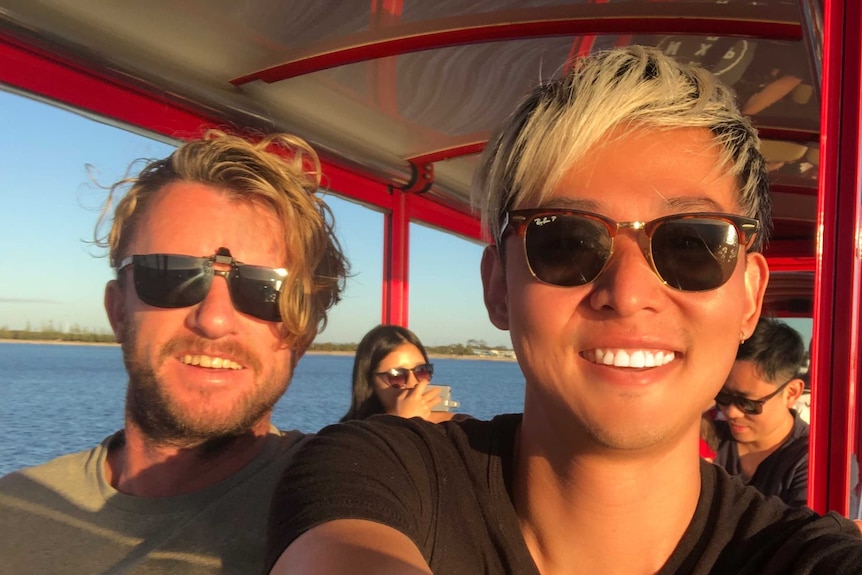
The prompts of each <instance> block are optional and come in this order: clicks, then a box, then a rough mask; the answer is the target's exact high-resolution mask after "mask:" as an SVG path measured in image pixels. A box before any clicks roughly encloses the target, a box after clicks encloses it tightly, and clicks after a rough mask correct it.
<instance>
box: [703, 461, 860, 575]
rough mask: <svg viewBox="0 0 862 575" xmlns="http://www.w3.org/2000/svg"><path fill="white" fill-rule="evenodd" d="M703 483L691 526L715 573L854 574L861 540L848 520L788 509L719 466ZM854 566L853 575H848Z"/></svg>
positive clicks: (776, 499) (705, 476)
mask: <svg viewBox="0 0 862 575" xmlns="http://www.w3.org/2000/svg"><path fill="white" fill-rule="evenodd" d="M707 469H708V470H707ZM703 478H704V491H703V493H702V495H701V497H702V501H701V504H702V505H699V513H698V516H699V521H700V524H697V525H695V524H693V526H695V527H696V529H695V531H697V532H698V533H700V534H703V533H709V540H708V541H706V542H704V543H703V545H704V547H702V548H701V550H702V552H703V553H705V554H714V556H715V557H716V561H715V563H714V572H722V573H725V572H726V573H743V572H744V573H764V574H766V573H769V574H778V573H782V574H784V573H800V574H802V573H806V574H814V573H823V574H826V573H830V574H833V573H858V572H859V571H858V565H859V564H862V563H860V562H862V539H860V533H859V529H858V528H857V527H856V525H855V524H854V523H853V522H852V521H850V520H848V519H845V518H843V517H841V516H839V515H837V514H834V513H829V514H826V515H819V514H817V513H815V512H814V511H812V510H811V509H808V508H806V507H790V506H788V505H786V504H784V503H783V502H782V501H781V500H780V499H779V498H777V497H767V496H765V495H763V494H761V493H760V492H759V491H758V490H757V489H755V488H753V487H751V486H746V485H743V484H742V482H741V481H739V480H738V479H737V478H735V477H731V476H729V475H728V474H727V473H726V472H725V471H724V470H723V469H721V468H720V467H718V466H711V467H710V468H705V470H704V472H703ZM701 507H703V509H701ZM707 507H708V508H709V511H708V512H706V508H707ZM710 524H711V525H712V527H710ZM853 562H855V566H854V567H853V569H856V570H847V569H848V568H849V567H848V566H849V565H851V564H853Z"/></svg>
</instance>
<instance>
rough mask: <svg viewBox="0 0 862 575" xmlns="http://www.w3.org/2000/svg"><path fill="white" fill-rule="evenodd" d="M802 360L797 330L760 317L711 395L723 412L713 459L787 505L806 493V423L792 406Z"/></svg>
mask: <svg viewBox="0 0 862 575" xmlns="http://www.w3.org/2000/svg"><path fill="white" fill-rule="evenodd" d="M804 360H805V344H804V343H803V342H802V337H800V335H799V333H797V332H796V330H794V329H793V328H792V327H790V326H789V325H787V324H786V323H782V322H780V321H778V320H775V319H772V318H766V317H762V318H760V321H759V322H758V323H757V328H756V329H755V330H754V332H753V333H752V334H751V336H750V337H749V338H748V339H746V340H745V341H744V342H743V343H742V344H740V346H739V351H738V352H737V353H736V362H735V363H734V364H733V368H732V369H731V371H730V375H729V376H728V377H727V381H726V382H725V384H724V387H722V388H721V391H719V392H718V395H716V396H715V403H716V405H717V406H718V408H719V409H720V410H721V413H722V415H723V416H724V420H719V421H716V422H715V430H716V433H717V435H718V437H719V444H718V449H717V453H716V457H715V463H716V464H717V465H721V466H722V467H724V468H725V469H726V470H727V472H728V473H730V474H731V475H737V476H739V477H740V479H742V481H743V482H745V483H747V484H749V485H753V486H754V487H756V488H757V489H759V490H760V491H761V492H763V493H765V494H766V495H776V496H778V497H780V498H781V499H782V501H784V502H785V503H787V504H789V505H805V504H806V502H807V498H808V424H807V423H806V422H805V421H803V420H802V419H801V418H800V417H799V415H798V414H797V413H796V411H795V410H794V409H793V406H794V405H795V404H796V401H797V400H798V399H799V396H800V395H801V394H802V387H803V381H802V380H801V379H800V378H799V377H798V374H799V370H800V368H801V367H802V363H803V361H804Z"/></svg>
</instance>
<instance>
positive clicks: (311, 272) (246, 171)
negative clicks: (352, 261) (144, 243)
mask: <svg viewBox="0 0 862 575" xmlns="http://www.w3.org/2000/svg"><path fill="white" fill-rule="evenodd" d="M320 179H321V168H320V160H319V159H318V157H317V154H316V153H315V152H314V150H313V149H312V148H311V147H310V146H309V145H308V144H307V143H306V142H305V141H304V140H302V139H301V138H298V137H296V136H292V135H289V134H270V135H268V136H266V137H264V138H262V139H260V140H259V141H257V142H255V143H252V142H250V141H248V140H246V139H244V138H241V137H239V136H235V135H231V134H227V133H224V132H221V131H218V130H211V131H208V132H207V133H206V134H205V135H204V137H203V138H201V139H199V140H193V141H189V142H186V143H184V144H182V145H181V146H180V147H179V148H177V150H176V151H175V152H174V153H173V154H171V155H170V156H169V157H167V158H165V159H162V160H156V161H152V162H150V163H149V164H147V166H146V167H145V168H144V169H143V170H142V171H141V173H140V174H139V175H138V176H137V177H133V178H126V179H123V180H121V181H120V182H117V183H116V184H114V185H113V186H112V187H111V189H110V193H109V195H108V200H107V202H106V204H105V207H104V209H103V211H102V214H101V216H100V217H99V221H98V223H97V224H96V243H97V244H98V245H100V246H102V247H106V248H108V249H109V255H110V261H111V266H112V267H114V268H117V266H118V265H119V262H120V261H121V260H122V259H123V258H124V257H126V256H129V255H132V254H128V253H126V252H127V250H128V246H129V243H130V242H131V241H132V238H133V236H134V234H135V230H136V228H137V226H138V224H139V223H140V221H141V218H142V217H143V215H144V214H145V213H146V211H147V209H148V208H149V206H150V204H151V203H152V201H153V198H154V197H155V196H156V194H157V193H158V192H159V190H161V189H162V188H164V187H165V186H166V185H168V184H170V183H173V182H195V183H200V184H205V185H208V186H213V187H214V188H218V189H219V190H222V191H223V192H224V193H225V194H226V195H227V196H228V197H229V198H231V199H233V200H237V201H247V202H253V203H258V204H260V205H263V206H265V207H267V208H268V209H271V210H272V211H273V212H274V213H275V215H276V216H277V218H278V219H279V221H281V222H282V229H283V232H284V243H285V245H286V247H287V265H286V266H285V267H286V268H287V269H288V278H287V281H286V282H285V287H284V289H283V290H282V292H281V299H280V301H279V309H280V311H281V317H282V320H283V324H282V325H283V337H284V338H285V339H286V340H288V341H290V342H291V343H295V344H297V345H298V346H307V345H308V344H310V343H311V341H312V340H313V339H314V337H315V335H317V333H319V332H320V331H321V330H322V329H323V328H324V327H325V326H326V313H327V311H328V310H329V308H331V307H332V306H333V305H334V304H335V303H337V302H338V301H339V299H340V297H341V292H342V290H343V289H344V284H345V281H346V277H347V273H348V269H349V264H348V262H347V260H346V258H345V257H344V255H343V254H342V251H341V246H340V245H339V243H338V240H337V239H336V237H335V234H334V231H333V223H332V213H331V211H330V210H329V207H328V206H327V205H326V204H325V203H324V202H323V200H322V199H321V198H320V197H318V195H317V193H316V192H317V189H318V187H319V186H320ZM125 188H128V191H127V192H126V193H125V195H123V196H122V198H121V199H119V200H118V201H117V200H116V198H117V196H118V195H119V194H120V190H122V189H125ZM115 201H116V202H117V203H116V208H115V209H114V210H113V214H111V207H112V205H113V204H114V202H115ZM108 222H110V225H111V229H110V231H109V232H108V233H107V234H106V235H104V236H101V235H100V230H101V229H102V227H103V226H104V225H105V224H107V223H108Z"/></svg>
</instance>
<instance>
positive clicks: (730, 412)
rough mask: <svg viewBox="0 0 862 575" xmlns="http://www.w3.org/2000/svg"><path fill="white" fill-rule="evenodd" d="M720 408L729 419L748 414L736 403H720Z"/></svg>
mask: <svg viewBox="0 0 862 575" xmlns="http://www.w3.org/2000/svg"><path fill="white" fill-rule="evenodd" d="M718 408H719V409H720V410H721V412H722V413H723V414H724V418H725V419H727V420H728V421H730V420H733V419H742V418H743V417H745V416H746V415H747V414H746V413H745V412H744V411H742V410H741V409H739V407H737V406H736V404H734V403H731V404H730V405H720V406H718Z"/></svg>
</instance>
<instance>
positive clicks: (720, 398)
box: [715, 391, 761, 415]
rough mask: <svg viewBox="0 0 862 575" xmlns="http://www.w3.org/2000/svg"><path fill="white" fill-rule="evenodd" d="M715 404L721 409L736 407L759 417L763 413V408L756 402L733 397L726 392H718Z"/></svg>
mask: <svg viewBox="0 0 862 575" xmlns="http://www.w3.org/2000/svg"><path fill="white" fill-rule="evenodd" d="M715 403H716V404H717V405H719V406H721V407H728V406H730V405H735V406H736V407H737V408H739V410H740V411H742V412H743V413H746V414H748V415H757V414H759V413H760V412H761V406H760V404H759V403H757V402H756V401H753V400H751V399H746V398H744V397H739V396H737V395H731V394H729V393H726V392H724V391H720V392H718V395H716V396H715Z"/></svg>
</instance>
